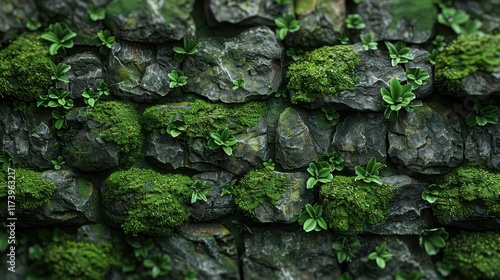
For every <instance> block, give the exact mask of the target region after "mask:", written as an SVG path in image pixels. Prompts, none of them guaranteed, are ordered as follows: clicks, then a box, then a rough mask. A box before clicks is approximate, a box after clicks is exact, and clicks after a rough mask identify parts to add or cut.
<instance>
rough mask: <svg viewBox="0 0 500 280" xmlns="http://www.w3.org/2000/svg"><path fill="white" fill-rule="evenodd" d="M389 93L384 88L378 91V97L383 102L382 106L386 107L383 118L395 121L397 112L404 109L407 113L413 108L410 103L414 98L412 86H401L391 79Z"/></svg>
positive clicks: (394, 79) (396, 80)
mask: <svg viewBox="0 0 500 280" xmlns="http://www.w3.org/2000/svg"><path fill="white" fill-rule="evenodd" d="M389 86H390V91H388V90H387V89H386V88H381V89H380V95H381V96H382V100H383V101H384V104H383V106H384V107H386V109H385V111H384V117H385V118H386V119H387V120H389V121H395V120H396V119H397V118H398V116H399V111H400V110H401V109H403V108H404V109H405V110H406V111H409V110H411V109H412V108H413V106H412V105H413V104H411V102H412V101H413V99H415V98H416V96H415V94H414V93H413V92H411V90H412V85H411V84H406V85H403V86H402V85H401V83H400V82H399V80H398V79H396V78H394V77H393V78H391V80H390V81H389Z"/></svg>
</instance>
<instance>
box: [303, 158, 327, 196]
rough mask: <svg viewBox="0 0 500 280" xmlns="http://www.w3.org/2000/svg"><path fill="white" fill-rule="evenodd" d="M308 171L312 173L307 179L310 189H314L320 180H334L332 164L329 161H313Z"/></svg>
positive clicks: (324, 181) (321, 181)
mask: <svg viewBox="0 0 500 280" xmlns="http://www.w3.org/2000/svg"><path fill="white" fill-rule="evenodd" d="M307 172H309V174H311V177H309V179H308V180H307V188H308V189H312V188H313V187H314V186H315V185H316V184H317V183H318V182H319V183H328V182H331V181H332V180H333V175H332V166H331V165H330V163H329V162H327V161H320V162H311V163H310V164H309V168H307Z"/></svg>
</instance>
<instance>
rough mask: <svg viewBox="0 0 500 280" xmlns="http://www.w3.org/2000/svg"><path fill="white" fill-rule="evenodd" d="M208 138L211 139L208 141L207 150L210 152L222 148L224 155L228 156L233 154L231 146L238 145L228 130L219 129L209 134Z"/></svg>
mask: <svg viewBox="0 0 500 280" xmlns="http://www.w3.org/2000/svg"><path fill="white" fill-rule="evenodd" d="M210 136H211V137H212V139H210V140H208V148H210V150H217V149H219V148H222V150H224V153H226V155H228V156H230V155H232V154H233V146H234V145H236V143H238V140H236V138H234V136H233V133H232V132H231V130H229V128H227V127H225V128H221V129H219V130H217V132H214V133H212V134H210Z"/></svg>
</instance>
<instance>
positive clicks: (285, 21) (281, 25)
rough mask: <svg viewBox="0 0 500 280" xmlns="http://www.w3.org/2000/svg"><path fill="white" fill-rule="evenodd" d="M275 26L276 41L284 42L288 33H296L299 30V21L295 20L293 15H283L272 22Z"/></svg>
mask: <svg viewBox="0 0 500 280" xmlns="http://www.w3.org/2000/svg"><path fill="white" fill-rule="evenodd" d="M274 23H275V24H276V26H277V28H276V37H277V38H278V40H284V39H285V37H286V35H288V33H293V32H297V31H299V29H300V21H298V20H296V19H295V15H293V14H283V15H281V17H279V18H277V19H275V20H274Z"/></svg>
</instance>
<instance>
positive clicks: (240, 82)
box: [233, 78, 245, 90]
mask: <svg viewBox="0 0 500 280" xmlns="http://www.w3.org/2000/svg"><path fill="white" fill-rule="evenodd" d="M244 85H245V80H243V79H241V78H240V79H236V80H234V81H233V90H237V89H239V88H240V87H242V86H244Z"/></svg>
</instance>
